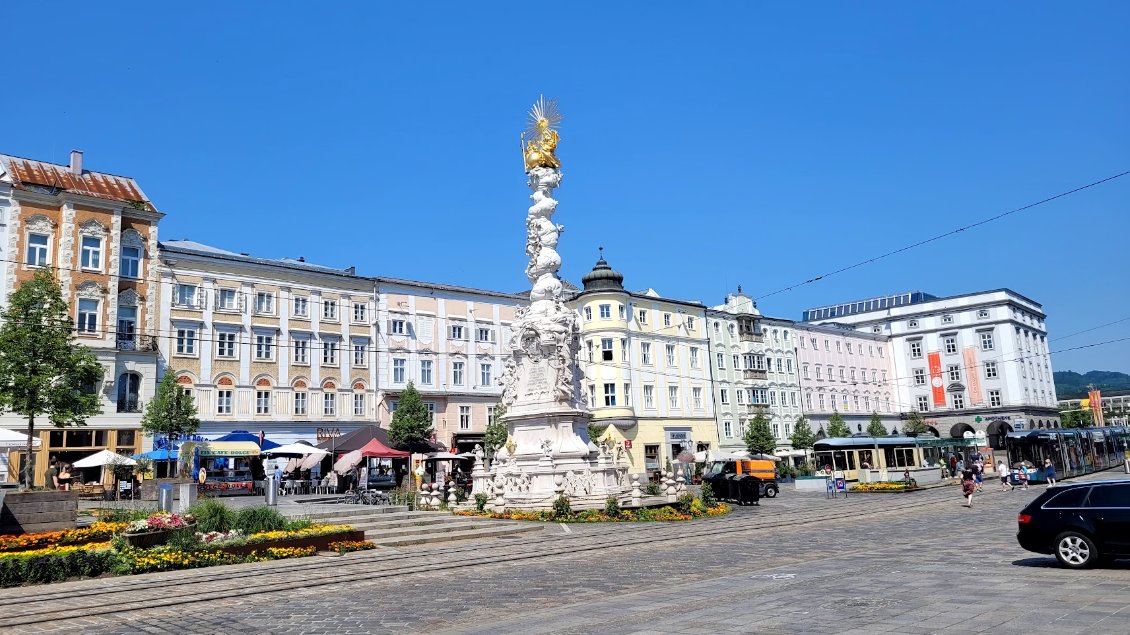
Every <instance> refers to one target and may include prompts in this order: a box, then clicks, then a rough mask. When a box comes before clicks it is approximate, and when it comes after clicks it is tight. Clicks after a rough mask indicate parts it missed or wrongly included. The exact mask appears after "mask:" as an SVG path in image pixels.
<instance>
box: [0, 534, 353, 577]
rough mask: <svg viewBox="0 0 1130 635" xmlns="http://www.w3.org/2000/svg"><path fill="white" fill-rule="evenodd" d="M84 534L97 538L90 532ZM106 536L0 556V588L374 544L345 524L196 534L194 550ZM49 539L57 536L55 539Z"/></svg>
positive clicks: (295, 554) (283, 556) (308, 553)
mask: <svg viewBox="0 0 1130 635" xmlns="http://www.w3.org/2000/svg"><path fill="white" fill-rule="evenodd" d="M173 522H176V521H173ZM118 525H119V526H117V527H116V528H117V529H119V530H121V529H124V526H125V524H124V523H118ZM98 530H99V531H102V532H106V531H107V530H108V528H106V527H100V528H98ZM191 530H192V525H191V524H179V525H178V526H177V528H176V529H172V530H169V532H170V533H174V532H178V531H181V532H183V531H191ZM52 533H53V534H58V533H63V532H52ZM147 533H152V532H147ZM88 534H93V535H101V534H96V533H94V532H88ZM88 534H83V535H84V536H88ZM134 535H143V534H134ZM106 537H107V536H103V542H97V543H95V542H87V543H85V544H68V545H60V544H50V545H48V546H45V547H41V548H35V549H27V550H25V551H20V552H8V553H0V586H18V585H21V584H37V583H45V582H60V581H63V580H67V579H69V578H75V577H94V576H99V575H104V574H109V573H112V574H117V575H131V574H136V573H148V572H151V571H173V570H177V569H195V568H200V567H211V566H216V565H224V564H239V563H244V562H260V561H263V560H280V559H283V558H300V557H304V556H312V555H314V554H315V553H317V552H318V551H319V550H325V549H333V550H339V548H335V547H331V546H330V545H331V544H333V545H339V546H340V545H346V547H342V548H345V549H348V550H356V549H366V548H369V547H364V546H357V545H364V544H369V545H371V544H372V543H367V542H364V538H365V532H363V531H357V530H354V529H353V528H352V527H350V526H348V525H310V526H307V527H303V528H301V529H296V530H292V531H264V532H259V533H256V534H252V535H250V536H244V535H243V534H242V533H241V532H239V531H237V530H232V531H228V532H211V533H209V534H195V537H196V538H197V541H196V543H195V546H192V544H189V545H188V546H173V545H162V546H158V547H153V548H151V549H143V548H138V547H135V546H131V545H129V544H128V543H127V540H128V535H127V534H118V535H117V536H116V537H115V538H114V541H112V542H105V538H106ZM181 537H183V533H182V534H181ZM53 539H55V540H59V539H61V538H59V537H57V536H56V537H54V538H53ZM70 539H77V538H70ZM177 544H179V543H177Z"/></svg>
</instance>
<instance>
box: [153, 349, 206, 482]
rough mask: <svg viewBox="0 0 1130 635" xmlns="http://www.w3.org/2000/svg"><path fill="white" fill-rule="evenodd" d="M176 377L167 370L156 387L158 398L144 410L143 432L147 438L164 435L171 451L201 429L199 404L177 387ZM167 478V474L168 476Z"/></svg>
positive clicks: (174, 372) (171, 371) (186, 392)
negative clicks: (198, 415)
mask: <svg viewBox="0 0 1130 635" xmlns="http://www.w3.org/2000/svg"><path fill="white" fill-rule="evenodd" d="M176 375H177V373H176V371H174V370H172V369H167V370H166V372H165V376H164V377H162V378H161V383H159V384H157V394H156V395H154V396H153V400H152V401H150V402H149V404H148V405H146V406H145V414H144V415H143V416H142V417H141V429H142V430H143V431H144V432H145V434H146V435H148V436H151V437H152V436H156V435H163V436H164V437H165V438H167V439H168V440H169V450H170V452H171V451H172V449H173V443H172V442H173V441H176V440H177V439H178V438H180V437H185V436H188V435H190V434H194V433H195V432H196V430H197V428H199V427H200V419H198V418H197V417H196V404H194V403H193V402H192V395H190V394H189V392H188V391H187V390H185V389H184V388H182V387H181V386H180V385H179V384H177V377H176ZM165 473H166V474H168V471H167V470H166V472H165Z"/></svg>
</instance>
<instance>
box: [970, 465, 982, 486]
mask: <svg viewBox="0 0 1130 635" xmlns="http://www.w3.org/2000/svg"><path fill="white" fill-rule="evenodd" d="M981 470H982V468H981V464H980V463H977V462H974V463H973V469H972V472H973V482H974V483H975V484H976V485H977V491H978V492H980V491H981V489H982V488H983V487H984V480H983V477H982V475H981Z"/></svg>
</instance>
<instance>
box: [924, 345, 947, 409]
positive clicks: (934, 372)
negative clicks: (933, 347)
mask: <svg viewBox="0 0 1130 635" xmlns="http://www.w3.org/2000/svg"><path fill="white" fill-rule="evenodd" d="M926 359H928V360H929V361H930V387H931V388H933V390H934V405H935V406H943V407H944V406H945V405H946V387H945V382H944V381H942V354H941V353H938V352H933V353H930V354H928V355H927V356H926Z"/></svg>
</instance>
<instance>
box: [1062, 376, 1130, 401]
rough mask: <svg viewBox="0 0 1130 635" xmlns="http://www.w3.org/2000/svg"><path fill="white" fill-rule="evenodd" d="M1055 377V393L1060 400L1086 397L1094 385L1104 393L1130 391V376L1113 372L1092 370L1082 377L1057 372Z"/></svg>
mask: <svg viewBox="0 0 1130 635" xmlns="http://www.w3.org/2000/svg"><path fill="white" fill-rule="evenodd" d="M1053 375H1054V378H1055V392H1056V395H1057V396H1058V397H1059V398H1060V399H1078V398H1080V397H1086V396H1087V390H1088V388H1089V387H1090V386H1091V385H1092V384H1094V386H1095V388H1096V389H1098V390H1101V391H1103V392H1112V391H1115V390H1119V391H1121V390H1130V375H1127V374H1126V373H1119V372H1115V371H1112V370H1092V371H1089V372H1087V373H1085V374H1082V375H1080V374H1079V373H1077V372H1075V371H1071V370H1057V371H1055V373H1053Z"/></svg>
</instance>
